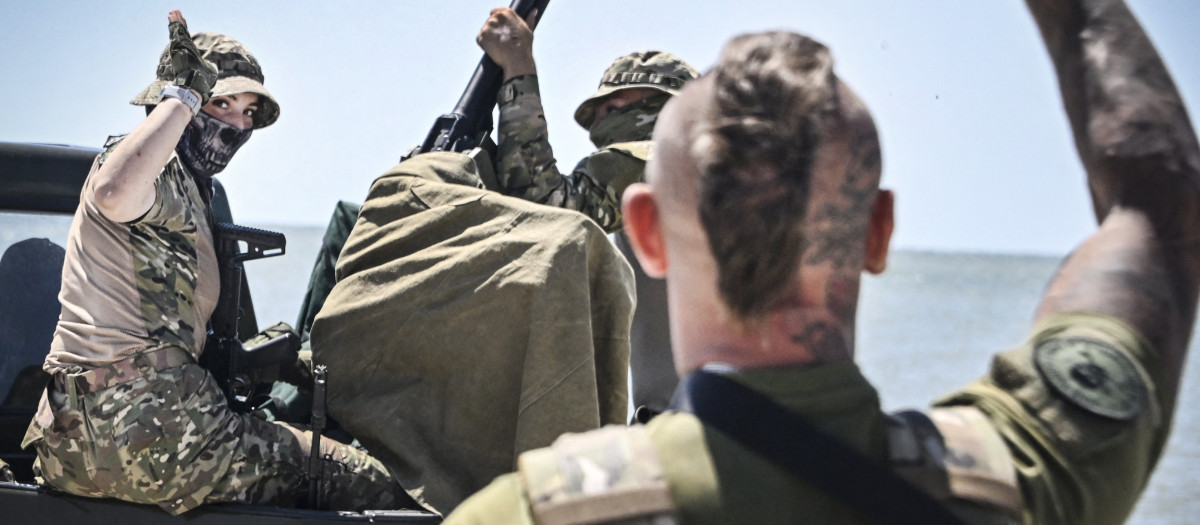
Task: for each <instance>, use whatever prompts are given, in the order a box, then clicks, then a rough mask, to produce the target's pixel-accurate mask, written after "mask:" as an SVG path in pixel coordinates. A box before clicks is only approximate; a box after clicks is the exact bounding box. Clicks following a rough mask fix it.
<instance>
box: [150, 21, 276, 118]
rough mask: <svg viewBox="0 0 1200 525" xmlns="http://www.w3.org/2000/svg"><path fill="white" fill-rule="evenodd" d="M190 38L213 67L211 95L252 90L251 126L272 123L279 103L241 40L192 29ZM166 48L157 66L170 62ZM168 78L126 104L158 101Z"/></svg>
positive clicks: (154, 102)
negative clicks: (254, 97)
mask: <svg viewBox="0 0 1200 525" xmlns="http://www.w3.org/2000/svg"><path fill="white" fill-rule="evenodd" d="M192 42H195V43H196V47H197V48H198V49H199V50H200V52H201V53H202V54H203V57H204V60H207V61H208V63H209V64H212V65H213V67H215V68H217V83H216V84H214V85H213V88H212V96H214V97H219V96H224V95H233V94H235V93H255V94H257V95H258V97H259V99H258V108H259V109H258V112H257V113H255V114H254V129H258V128H265V127H267V126H270V125H271V124H274V123H275V120H276V119H278V118H279V103H278V102H275V98H274V97H272V96H271V92H270V91H267V88H266V87H265V86H263V73H262V66H259V65H258V60H256V59H255V58H254V55H252V54H250V50H249V49H246V46H244V45H242V43H241V42H238V41H237V40H234V39H233V38H232V37H229V36H226V35H222V34H220V33H196V34H194V35H192ZM169 49H170V45H169V44H168V49H164V50H163V54H162V57H161V58H160V59H159V61H158V63H159V67H160V68H161V67H164V65H165V64H168V63H170V55H169V54H168V50H169ZM169 83H170V81H168V80H161V79H159V80H155V81H154V82H151V83H150V85H149V86H147V87H146V89H144V90H142V92H141V93H138V94H137V96H136V97H133V100H131V101H129V103H130V104H135V105H138V106H153V105H155V104H158V101H159V95H160V93H162V88H163V86H166V85H167V84H169Z"/></svg>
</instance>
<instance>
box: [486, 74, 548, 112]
mask: <svg viewBox="0 0 1200 525" xmlns="http://www.w3.org/2000/svg"><path fill="white" fill-rule="evenodd" d="M524 96H535V97H539V98H540V97H541V91H540V90H539V89H538V78H537V75H518V76H515V77H512V78H510V79H508V80H506V81H505V82H504V83H503V84H501V85H500V93H499V94H498V95H497V96H496V102H498V103H499V104H500V107H504V106H506V105H508V104H511V103H513V101H515V100H517V99H519V98H521V97H524Z"/></svg>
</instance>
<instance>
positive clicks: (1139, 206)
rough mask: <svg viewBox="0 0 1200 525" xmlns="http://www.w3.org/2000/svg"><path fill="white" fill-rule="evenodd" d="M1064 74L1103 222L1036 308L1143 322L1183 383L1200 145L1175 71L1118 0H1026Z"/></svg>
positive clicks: (1194, 277)
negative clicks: (1173, 76)
mask: <svg viewBox="0 0 1200 525" xmlns="http://www.w3.org/2000/svg"><path fill="white" fill-rule="evenodd" d="M1027 4H1028V6H1029V9H1030V11H1031V12H1032V14H1033V16H1034V19H1035V20H1036V21H1037V24H1038V27H1039V28H1040V30H1041V33H1042V37H1043V40H1044V41H1045V44H1046V48H1047V50H1048V51H1049V53H1050V57H1051V59H1052V61H1053V63H1054V67H1055V69H1056V71H1057V74H1058V80H1059V86H1060V88H1061V91H1062V97H1063V104H1064V106H1065V107H1066V111H1067V115H1068V117H1069V119H1070V122H1071V128H1072V130H1073V132H1074V136H1075V145H1076V148H1077V149H1078V151H1079V155H1080V158H1081V160H1082V161H1083V165H1084V168H1085V169H1086V170H1087V178H1088V187H1089V189H1090V191H1091V195H1092V201H1093V207H1094V210H1095V214H1096V218H1097V221H1098V222H1099V225H1100V226H1099V229H1098V231H1097V232H1096V233H1095V234H1093V235H1092V236H1091V237H1089V238H1088V239H1086V240H1085V241H1084V242H1083V243H1082V244H1081V245H1080V246H1079V247H1078V248H1077V249H1076V250H1075V251H1074V252H1073V253H1072V254H1071V255H1070V256H1069V257H1068V258H1067V260H1066V261H1065V262H1064V263H1063V265H1062V267H1061V268H1060V269H1059V271H1058V273H1057V275H1056V276H1055V277H1054V279H1053V280H1052V281H1051V283H1050V286H1049V287H1048V289H1047V290H1046V294H1045V296H1044V298H1043V300H1042V303H1041V305H1040V306H1039V308H1038V313H1037V317H1038V319H1039V320H1040V319H1045V318H1046V317H1048V316H1050V315H1053V314H1056V313H1060V312H1077V311H1085V312H1096V313H1101V314H1106V315H1110V316H1113V317H1116V318H1118V319H1121V320H1123V321H1125V322H1126V323H1128V324H1130V325H1131V326H1133V327H1134V328H1136V329H1137V330H1139V331H1140V332H1141V333H1142V334H1143V335H1144V336H1145V337H1146V338H1147V339H1148V340H1149V341H1150V342H1151V343H1152V344H1153V345H1154V346H1155V347H1156V348H1158V349H1159V352H1161V354H1162V357H1163V358H1164V361H1165V362H1164V364H1165V365H1166V367H1167V370H1166V371H1165V372H1166V378H1167V379H1168V380H1169V381H1171V384H1170V385H1164V386H1168V387H1169V388H1171V390H1174V386H1175V385H1177V384H1178V380H1179V373H1180V371H1181V370H1180V369H1181V368H1182V362H1183V358H1184V355H1185V353H1186V351H1187V344H1188V338H1189V336H1190V334H1191V331H1192V325H1193V322H1194V320H1195V315H1196V299H1197V286H1198V281H1200V148H1198V147H1197V143H1196V136H1195V132H1194V131H1193V130H1192V126H1191V123H1190V121H1189V120H1188V116H1187V112H1186V110H1185V108H1184V106H1183V101H1182V100H1181V98H1180V96H1179V93H1178V92H1177V91H1176V89H1175V86H1174V83H1173V82H1172V80H1171V76H1170V74H1169V73H1168V72H1167V70H1166V67H1165V66H1164V65H1163V62H1162V60H1161V59H1160V58H1159V56H1158V53H1157V52H1156V51H1155V50H1154V46H1153V45H1152V44H1151V43H1150V40H1149V38H1148V37H1147V36H1146V34H1145V32H1144V31H1143V30H1142V28H1141V27H1140V25H1139V24H1138V22H1137V20H1136V19H1135V18H1134V17H1133V15H1132V13H1130V11H1129V9H1128V8H1127V7H1126V6H1125V4H1124V2H1123V1H1121V0H1027Z"/></svg>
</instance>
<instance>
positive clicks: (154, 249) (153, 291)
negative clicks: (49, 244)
mask: <svg viewBox="0 0 1200 525" xmlns="http://www.w3.org/2000/svg"><path fill="white" fill-rule="evenodd" d="M119 142H120V138H114V139H110V140H109V141H108V143H107V144H105V148H106V149H105V151H104V153H101V154H100V156H99V157H97V159H96V162H95V164H94V165H93V166H92V172H91V174H89V176H88V180H87V182H85V183H84V189H83V192H82V194H81V198H80V204H79V208H78V209H77V210H76V212H75V219H74V221H73V222H72V224H71V231H70V233H69V235H68V239H67V246H66V251H67V253H66V260H65V262H64V269H63V284H62V291H61V293H60V294H59V299H60V301H61V302H62V304H63V309H62V314H61V315H60V317H59V322H58V327H57V329H56V330H55V333H54V339H53V341H52V342H51V346H50V355H49V356H48V357H47V358H46V364H45V368H46V370H47V371H49V372H54V371H57V370H64V369H67V368H69V367H72V366H81V367H83V368H84V369H92V368H96V367H100V366H104V365H107V364H109V363H112V362H115V361H118V360H121V359H124V358H126V357H129V356H131V355H133V354H135V353H138V352H140V351H143V350H146V349H148V348H152V347H155V346H160V345H164V344H166V345H173V346H178V347H179V348H182V349H184V350H186V351H188V352H190V353H192V355H193V356H197V355H198V354H199V352H200V350H201V348H202V347H203V344H204V337H205V323H206V322H207V320H208V317H209V316H210V315H211V314H212V311H213V309H214V308H215V307H216V302H217V296H218V293H219V289H220V282H219V277H218V273H217V259H216V251H215V250H214V247H213V242H212V233H211V228H210V226H209V206H208V203H207V200H206V199H205V198H204V197H203V196H202V192H203V191H208V190H207V188H204V187H203V185H201V184H198V183H197V180H196V178H195V177H193V176H192V175H191V174H190V173H188V171H187V170H186V169H185V168H184V167H183V166H182V165H181V164H180V162H179V160H178V159H177V158H176V157H175V156H174V155H172V157H171V159H170V160H169V161H168V162H167V165H166V166H165V167H164V168H163V170H162V172H161V173H160V174H159V176H158V178H157V179H156V180H155V182H154V187H155V200H154V204H153V205H152V206H151V208H150V210H149V211H147V212H146V214H145V215H143V216H142V217H140V218H138V219H136V220H134V221H130V222H128V223H117V222H113V221H111V220H109V219H108V218H107V217H105V216H104V214H103V213H102V212H101V211H100V210H99V208H98V207H97V206H96V203H95V199H94V198H93V194H94V191H93V184H95V182H94V176H95V173H96V171H97V170H98V169H99V167H100V166H101V165H102V164H103V163H104V161H105V159H107V157H108V155H109V153H111V152H112V151H113V149H114V148H116V146H117V144H118V143H119Z"/></svg>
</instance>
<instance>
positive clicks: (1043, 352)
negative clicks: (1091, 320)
mask: <svg viewBox="0 0 1200 525" xmlns="http://www.w3.org/2000/svg"><path fill="white" fill-rule="evenodd" d="M1033 359H1034V362H1035V363H1036V364H1037V368H1038V370H1039V371H1041V373H1042V376H1043V377H1045V378H1046V381H1047V382H1049V383H1050V385H1051V386H1052V387H1054V390H1056V391H1058V393H1060V394H1062V395H1063V396H1065V397H1066V398H1067V399H1069V400H1071V402H1072V403H1075V404H1076V405H1079V407H1081V408H1083V409H1084V410H1087V411H1088V412H1091V413H1093V414H1097V415H1100V416H1104V417H1108V418H1112V419H1117V420H1121V421H1126V420H1130V419H1133V418H1135V417H1137V415H1138V414H1140V413H1141V412H1142V410H1144V409H1145V408H1146V404H1147V403H1148V401H1149V398H1150V394H1149V389H1148V388H1146V381H1145V380H1144V379H1143V378H1142V375H1141V373H1139V370H1138V365H1137V363H1134V362H1133V360H1132V359H1130V358H1129V356H1127V355H1125V353H1124V352H1122V351H1120V350H1118V349H1117V348H1116V347H1114V346H1112V345H1111V344H1108V343H1105V342H1103V341H1097V340H1095V339H1087V338H1083V337H1063V338H1057V339H1049V340H1046V341H1042V342H1041V343H1038V345H1037V347H1036V348H1034V349H1033Z"/></svg>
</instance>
